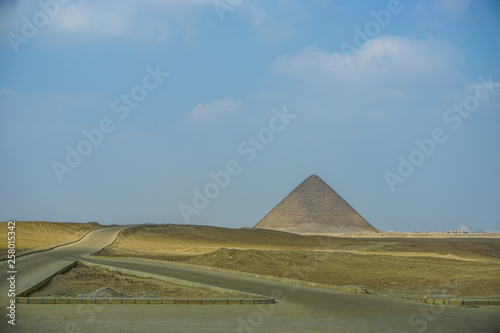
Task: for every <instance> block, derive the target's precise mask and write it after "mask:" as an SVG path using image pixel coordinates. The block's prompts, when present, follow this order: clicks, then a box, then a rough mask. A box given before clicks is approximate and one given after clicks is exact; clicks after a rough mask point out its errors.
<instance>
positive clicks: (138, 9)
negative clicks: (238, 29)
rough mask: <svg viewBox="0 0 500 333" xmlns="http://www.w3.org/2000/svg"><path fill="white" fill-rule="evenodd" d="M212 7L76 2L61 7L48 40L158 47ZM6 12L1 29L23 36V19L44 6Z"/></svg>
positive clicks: (153, 0)
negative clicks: (117, 41) (116, 40)
mask: <svg viewBox="0 0 500 333" xmlns="http://www.w3.org/2000/svg"><path fill="white" fill-rule="evenodd" d="M208 6H211V0H165V1H161V0H144V1H134V0H121V1H119V0H115V1H97V0H87V1H81V0H74V1H70V2H69V3H68V4H65V5H60V6H59V8H57V10H56V11H55V15H52V14H54V13H51V15H50V16H51V18H50V22H49V24H48V25H47V26H46V27H44V30H47V32H48V33H47V34H45V35H46V37H47V38H50V39H51V40H53V41H57V42H72V43H81V42H93V41H100V40H102V39H109V38H118V37H122V38H128V39H132V40H134V41H136V42H141V43H144V42H146V43H155V44H158V43H163V42H167V41H169V40H171V39H173V38H174V37H175V36H176V35H178V34H179V33H181V32H184V31H185V30H186V29H187V30H189V29H191V27H190V26H189V24H193V23H192V22H191V21H190V20H189V19H187V20H186V18H189V17H191V16H193V15H195V13H196V12H197V11H199V10H200V9H202V8H204V7H208ZM51 10H53V7H52V9H51ZM5 11H6V12H8V15H7V14H6V13H3V15H2V16H1V17H5V18H6V19H5V20H0V21H1V22H0V30H1V31H4V32H5V33H6V32H10V31H13V32H16V33H19V32H20V30H21V27H22V24H23V21H22V18H23V17H26V18H28V20H30V19H31V18H32V17H33V14H34V13H36V12H40V11H42V7H41V6H40V5H39V4H38V3H37V2H18V4H17V5H16V6H12V7H9V8H6V9H5ZM52 16H53V17H52ZM1 17H0V18H1ZM181 17H182V21H181ZM7 18H8V19H7ZM186 22H188V23H186Z"/></svg>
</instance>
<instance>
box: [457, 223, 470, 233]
mask: <svg viewBox="0 0 500 333" xmlns="http://www.w3.org/2000/svg"><path fill="white" fill-rule="evenodd" d="M458 231H461V232H463V233H470V230H469V228H467V226H466V225H465V224H464V225H463V226H461V227H460V229H458Z"/></svg>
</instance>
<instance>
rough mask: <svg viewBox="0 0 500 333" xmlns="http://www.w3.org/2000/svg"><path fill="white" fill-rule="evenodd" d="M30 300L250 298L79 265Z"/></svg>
mask: <svg viewBox="0 0 500 333" xmlns="http://www.w3.org/2000/svg"><path fill="white" fill-rule="evenodd" d="M29 296H30V297H86V298H108V297H111V298H129V297H135V298H160V297H161V298H248V295H244V294H240V293H216V292H211V291H207V290H204V289H197V288H190V287H184V286H179V285H175V284H172V283H167V282H164V281H159V280H155V279H150V278H141V277H136V276H131V275H127V274H122V273H119V272H112V271H110V270H108V269H106V268H103V267H98V266H86V265H83V264H80V263H79V264H77V265H76V266H75V267H74V268H72V269H71V270H69V271H67V272H65V273H63V274H60V275H56V276H55V277H53V278H52V279H51V280H50V282H49V283H48V284H47V285H45V286H44V287H43V288H42V289H40V290H38V291H35V292H33V293H31V294H30V295H29Z"/></svg>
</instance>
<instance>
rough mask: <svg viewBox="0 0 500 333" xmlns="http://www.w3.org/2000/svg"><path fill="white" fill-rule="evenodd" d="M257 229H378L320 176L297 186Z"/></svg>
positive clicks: (374, 230)
mask: <svg viewBox="0 0 500 333" xmlns="http://www.w3.org/2000/svg"><path fill="white" fill-rule="evenodd" d="M255 228H261V229H271V230H280V231H288V232H296V233H369V232H374V233H376V232H378V230H377V229H375V228H374V227H373V226H372V225H371V224H370V223H368V222H367V221H366V220H365V219H364V218H363V217H362V216H361V215H359V214H358V212H356V211H355V210H354V209H353V208H352V207H351V206H350V205H349V204H348V203H347V202H346V201H345V200H344V199H342V197H340V196H339V195H338V194H337V193H336V192H335V191H334V190H333V189H332V188H331V187H330V186H328V184H326V183H325V182H324V181H323V180H322V179H321V178H319V177H318V176H316V175H312V176H309V177H308V178H307V179H306V180H304V181H303V182H302V183H301V184H300V185H299V186H297V187H296V188H295V189H294V190H293V191H292V192H291V193H290V194H289V195H287V196H286V197H285V199H283V200H282V201H281V202H280V203H279V204H278V205H277V206H276V207H274V208H273V209H272V210H271V211H270V212H269V213H267V215H266V216H264V218H262V220H260V221H259V223H257V224H256V225H255Z"/></svg>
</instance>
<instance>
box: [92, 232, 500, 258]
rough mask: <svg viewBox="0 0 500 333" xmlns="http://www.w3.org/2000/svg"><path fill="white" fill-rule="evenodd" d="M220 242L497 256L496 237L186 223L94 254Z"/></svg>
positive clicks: (151, 253) (179, 249)
mask: <svg viewBox="0 0 500 333" xmlns="http://www.w3.org/2000/svg"><path fill="white" fill-rule="evenodd" d="M219 248H236V249H259V250H318V251H320V250H321V251H323V250H335V251H359V252H363V253H370V252H377V253H382V254H391V253H394V254H397V253H403V252H405V253H414V254H415V255H417V254H418V253H421V254H422V255H428V254H429V253H435V254H439V255H443V256H446V255H455V256H457V257H461V258H467V259H485V260H488V259H491V258H498V259H500V239H499V238H492V239H489V238H473V237H467V238H464V237H461V238H456V237H450V238H394V237H389V238H345V237H331V236H312V235H310V236H305V235H298V234H292V233H287V232H280V231H273V230H264V229H252V228H242V229H230V228H221V227H211V226H191V225H148V226H139V227H132V228H129V229H126V230H124V231H122V232H120V234H119V235H118V237H117V239H116V240H115V242H114V243H113V244H111V245H110V246H108V247H106V248H105V250H104V251H102V252H100V253H98V254H99V255H112V256H132V257H133V256H139V257H140V256H145V257H155V258H157V259H161V258H167V257H168V256H169V255H171V254H177V255H187V254H203V253H209V252H213V251H216V250H217V249H219Z"/></svg>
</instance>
